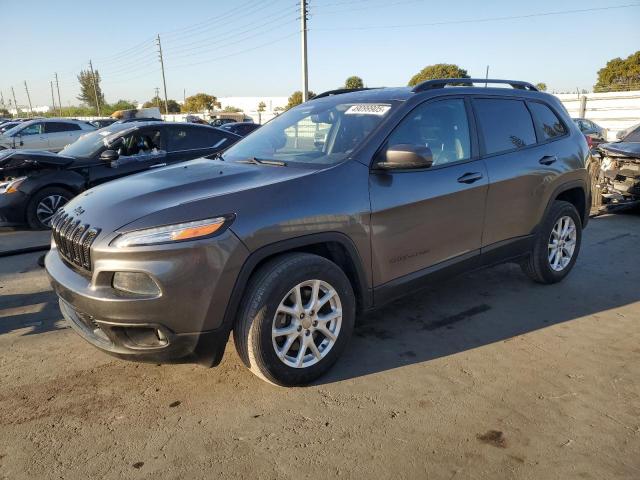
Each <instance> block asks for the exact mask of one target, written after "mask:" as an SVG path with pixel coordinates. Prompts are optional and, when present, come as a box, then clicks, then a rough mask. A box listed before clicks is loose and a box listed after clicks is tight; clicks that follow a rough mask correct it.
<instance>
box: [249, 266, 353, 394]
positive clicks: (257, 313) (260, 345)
mask: <svg viewBox="0 0 640 480" xmlns="http://www.w3.org/2000/svg"><path fill="white" fill-rule="evenodd" d="M308 280H322V281H324V282H327V283H328V284H330V285H331V286H332V287H333V288H334V289H335V291H336V292H337V294H338V296H339V298H340V302H341V305H342V324H341V327H340V333H339V335H338V338H337V340H336V343H335V344H334V345H333V347H332V348H331V351H330V352H329V353H328V354H327V355H326V356H325V357H324V358H322V359H321V360H320V361H319V362H318V363H316V364H314V365H311V366H309V367H306V368H293V367H290V366H288V365H286V364H285V363H283V362H282V360H280V358H279V357H278V356H277V354H276V352H275V350H274V348H273V341H272V336H271V335H272V330H271V329H272V325H273V320H274V317H275V314H276V310H277V308H278V306H279V305H280V302H281V301H282V299H283V298H284V297H285V295H286V294H287V293H289V291H291V289H292V288H293V287H295V286H296V285H297V284H299V283H302V282H305V281H308ZM266 281H267V282H269V283H270V285H268V287H267V288H266V289H265V291H264V295H263V296H262V298H261V299H260V300H259V301H257V302H256V303H255V304H254V305H253V308H252V309H251V311H250V312H249V314H250V315H251V316H253V322H252V325H251V328H250V330H249V335H250V336H251V338H250V341H249V348H250V349H251V348H252V345H253V346H254V347H253V349H254V352H253V353H254V355H255V353H256V352H255V350H257V351H258V352H259V356H260V361H259V363H260V364H261V365H259V367H260V370H261V371H262V373H263V374H264V375H265V376H266V377H267V379H268V380H269V381H272V382H273V383H276V384H278V385H287V386H294V385H304V384H307V383H309V382H311V381H313V380H315V379H316V378H318V377H319V376H320V375H322V374H323V373H324V372H326V371H327V370H328V369H329V368H330V367H331V366H332V365H333V364H334V363H335V361H336V360H337V359H338V357H339V356H340V355H341V353H342V351H343V350H344V348H345V347H346V345H347V343H348V342H349V340H350V337H351V334H352V332H353V326H354V323H355V299H354V295H353V289H352V287H351V284H350V283H349V280H348V279H347V277H346V275H344V273H343V272H342V270H340V268H339V267H338V266H337V265H335V264H333V263H332V262H330V261H328V260H326V259H324V258H320V257H318V260H315V261H311V262H310V263H309V264H307V265H305V268H304V269H303V270H301V271H285V272H283V273H281V274H279V275H277V276H270V277H267V279H266ZM256 347H257V348H256ZM252 367H253V365H252Z"/></svg>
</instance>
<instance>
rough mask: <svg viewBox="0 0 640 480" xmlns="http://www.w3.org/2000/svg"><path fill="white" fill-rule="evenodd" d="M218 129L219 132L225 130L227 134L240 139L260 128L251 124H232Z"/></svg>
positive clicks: (226, 124) (255, 124)
mask: <svg viewBox="0 0 640 480" xmlns="http://www.w3.org/2000/svg"><path fill="white" fill-rule="evenodd" d="M218 128H219V129H221V130H226V131H227V132H231V133H235V134H236V135H240V136H241V137H246V136H247V135H249V134H250V133H251V132H253V131H254V130H257V129H258V128H260V125H258V124H257V123H253V122H234V123H225V124H224V125H221V126H219V127H218Z"/></svg>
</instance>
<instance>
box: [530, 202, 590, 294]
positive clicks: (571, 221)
mask: <svg viewBox="0 0 640 480" xmlns="http://www.w3.org/2000/svg"><path fill="white" fill-rule="evenodd" d="M581 242H582V221H581V220H580V215H579V214H578V211H577V210H576V207H574V206H573V204H571V203H569V202H565V201H561V200H556V201H555V202H553V205H551V209H550V210H549V213H548V214H547V217H546V218H545V220H544V221H543V222H542V225H541V226H540V229H539V231H538V234H537V235H536V238H535V241H534V245H533V248H532V250H531V253H530V254H529V256H528V257H527V258H526V259H525V260H524V261H523V262H522V263H521V266H522V270H523V271H524V272H525V273H526V274H527V275H528V276H529V277H530V278H531V279H532V280H534V281H536V282H538V283H547V284H549V283H556V282H559V281H560V280H562V279H563V278H564V277H566V276H567V275H568V274H569V272H570V271H571V269H572V268H573V266H574V265H575V263H576V259H577V258H578V253H579V252H580V244H581Z"/></svg>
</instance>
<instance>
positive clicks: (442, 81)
mask: <svg viewBox="0 0 640 480" xmlns="http://www.w3.org/2000/svg"><path fill="white" fill-rule="evenodd" d="M474 83H484V84H485V86H486V84H488V83H500V84H505V85H511V86H512V87H513V88H515V89H518V90H530V91H532V92H537V91H538V89H537V88H536V87H534V86H533V85H531V84H530V83H529V82H521V81H519V80H498V79H495V78H439V79H437V80H427V81H426V82H422V83H419V84H418V85H416V86H415V87H413V90H411V91H412V92H413V93H418V92H424V91H426V90H432V89H434V88H444V87H446V86H447V85H460V84H462V85H470V86H473V84H474Z"/></svg>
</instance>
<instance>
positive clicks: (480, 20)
mask: <svg viewBox="0 0 640 480" xmlns="http://www.w3.org/2000/svg"><path fill="white" fill-rule="evenodd" d="M632 7H640V3H632V4H627V5H615V6H610V7H595V8H581V9H575V10H558V11H555V12H541V13H530V14H527V15H510V16H504V17H485V18H477V19H467V20H444V21H440V22H429V23H409V24H403V25H366V26H361V27H358V26H355V27H353V26H350V27H323V28H314V29H313V30H314V31H319V30H330V31H335V30H371V29H378V30H380V29H388V28H412V27H435V26H440V25H456V24H464V23H483V22H497V21H503V20H521V19H525V18H535V17H548V16H552V15H567V14H571V13H586V12H597V11H604V10H616V9H621V8H632Z"/></svg>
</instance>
